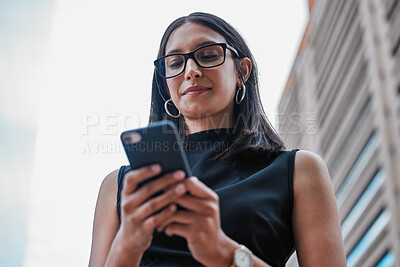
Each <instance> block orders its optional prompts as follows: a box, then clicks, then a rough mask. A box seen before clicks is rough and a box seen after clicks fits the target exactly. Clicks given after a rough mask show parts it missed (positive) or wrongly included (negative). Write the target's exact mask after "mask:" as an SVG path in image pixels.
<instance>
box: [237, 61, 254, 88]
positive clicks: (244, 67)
mask: <svg viewBox="0 0 400 267" xmlns="http://www.w3.org/2000/svg"><path fill="white" fill-rule="evenodd" d="M239 65H240V70H241V71H242V76H243V79H244V81H245V82H246V81H247V79H249V77H250V73H251V68H252V64H251V60H250V59H249V58H248V57H244V58H241V59H240V60H239ZM240 80H241V79H240Z"/></svg>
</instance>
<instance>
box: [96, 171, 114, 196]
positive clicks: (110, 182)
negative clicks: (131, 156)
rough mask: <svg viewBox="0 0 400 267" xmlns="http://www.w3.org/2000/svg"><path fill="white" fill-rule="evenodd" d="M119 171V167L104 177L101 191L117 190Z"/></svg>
mask: <svg viewBox="0 0 400 267" xmlns="http://www.w3.org/2000/svg"><path fill="white" fill-rule="evenodd" d="M118 172H119V169H116V170H115V171H112V172H110V173H109V174H108V175H107V176H106V177H105V178H104V179H103V182H102V183H101V187H100V191H107V192H109V191H112V192H113V191H115V193H116V192H117V188H118V186H117V184H118Z"/></svg>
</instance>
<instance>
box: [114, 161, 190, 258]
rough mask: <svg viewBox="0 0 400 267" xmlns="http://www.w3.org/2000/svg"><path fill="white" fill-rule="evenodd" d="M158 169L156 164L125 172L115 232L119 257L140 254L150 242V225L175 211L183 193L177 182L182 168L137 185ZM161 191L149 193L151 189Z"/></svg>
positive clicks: (182, 173) (151, 234) (155, 225)
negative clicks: (117, 228) (118, 219)
mask: <svg viewBox="0 0 400 267" xmlns="http://www.w3.org/2000/svg"><path fill="white" fill-rule="evenodd" d="M160 172H161V167H160V166H159V165H152V166H147V167H143V168H140V169H136V170H133V171H130V172H128V173H127V174H126V175H125V179H124V185H123V189H122V192H121V227H120V229H119V231H118V233H117V238H116V240H118V241H117V242H118V243H119V249H118V251H119V252H120V253H119V257H120V258H121V261H124V260H123V259H126V258H128V257H132V255H136V256H137V257H140V258H141V255H142V254H143V252H144V251H145V250H146V249H147V248H148V247H149V246H150V244H151V240H152V237H153V231H154V229H155V228H156V227H157V226H159V225H160V224H161V223H162V222H164V221H165V220H167V219H168V218H170V217H171V216H172V215H173V214H174V212H175V211H176V205H175V204H174V201H176V200H177V199H178V198H179V197H180V196H182V195H183V194H184V193H185V191H186V190H185V186H184V185H183V184H182V183H180V182H181V181H183V179H184V177H185V173H184V172H183V171H175V172H173V173H169V174H166V175H164V176H162V177H160V178H158V179H156V180H154V181H151V182H149V183H146V184H145V185H143V186H141V187H140V188H137V186H138V184H139V183H140V182H142V181H144V180H146V179H148V178H150V177H153V176H155V175H157V174H159V173H160ZM160 191H164V192H163V193H162V194H160V195H157V196H155V197H152V196H153V195H154V194H155V193H157V192H160Z"/></svg>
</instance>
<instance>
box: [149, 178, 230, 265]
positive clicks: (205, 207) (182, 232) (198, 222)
mask: <svg viewBox="0 0 400 267" xmlns="http://www.w3.org/2000/svg"><path fill="white" fill-rule="evenodd" d="M183 183H184V185H185V187H186V189H187V191H188V192H189V194H186V195H184V196H182V197H180V198H178V199H177V200H175V203H176V204H178V205H180V206H182V207H184V208H185V209H186V210H181V209H180V210H178V211H176V212H175V213H174V214H172V216H170V217H169V218H168V219H167V220H166V221H165V222H164V223H163V224H162V225H160V226H159V227H157V230H158V231H162V230H164V232H165V233H166V234H167V235H169V236H171V235H178V236H181V237H183V238H185V239H186V241H187V243H188V248H189V250H190V251H191V253H192V255H193V257H194V258H195V259H196V260H197V261H199V262H201V263H202V264H204V265H206V266H230V265H231V264H232V255H233V250H234V249H235V247H237V243H236V242H235V241H233V240H231V239H230V238H229V237H228V236H226V235H225V233H224V232H223V231H222V229H221V223H220V212H219V198H218V195H217V194H216V193H215V192H214V191H212V190H211V189H210V188H208V187H207V186H206V185H205V184H203V183H202V182H200V181H199V180H198V179H197V178H196V177H190V178H188V179H186V180H185V181H184V182H183Z"/></svg>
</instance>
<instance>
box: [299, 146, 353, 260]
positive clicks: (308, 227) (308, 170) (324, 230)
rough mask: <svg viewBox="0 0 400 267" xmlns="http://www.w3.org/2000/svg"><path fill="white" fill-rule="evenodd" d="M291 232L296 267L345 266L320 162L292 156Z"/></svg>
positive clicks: (310, 154)
mask: <svg viewBox="0 0 400 267" xmlns="http://www.w3.org/2000/svg"><path fill="white" fill-rule="evenodd" d="M294 169H295V170H294V177H293V191H294V205H293V217H292V220H293V232H294V237H295V243H296V250H297V255H298V259H299V263H300V266H345V265H346V263H345V255H344V249H343V242H342V236H341V230H340V219H339V214H338V209H337V205H336V201H335V194H334V191H333V187H332V183H331V180H330V177H329V172H328V168H327V166H326V164H325V162H324V160H323V159H322V158H321V157H320V156H318V155H317V154H315V153H313V152H310V151H298V152H297V153H296V159H295V168H294Z"/></svg>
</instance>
